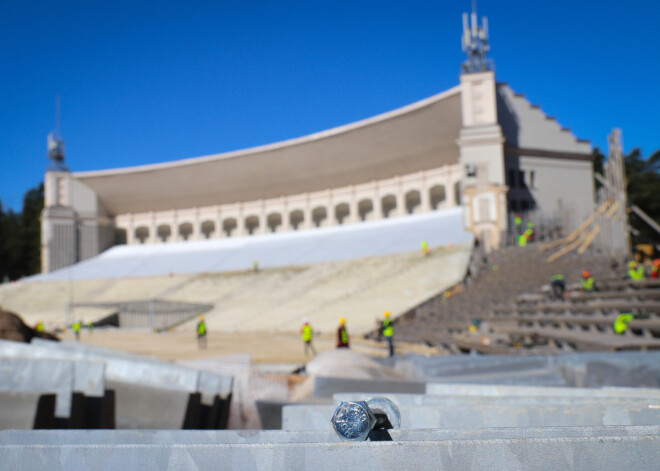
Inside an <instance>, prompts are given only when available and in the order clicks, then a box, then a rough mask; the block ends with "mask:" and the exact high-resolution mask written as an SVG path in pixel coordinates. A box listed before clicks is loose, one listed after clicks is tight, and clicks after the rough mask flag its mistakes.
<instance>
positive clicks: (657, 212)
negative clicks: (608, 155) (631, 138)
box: [593, 148, 660, 245]
mask: <svg viewBox="0 0 660 471" xmlns="http://www.w3.org/2000/svg"><path fill="white" fill-rule="evenodd" d="M593 155H594V159H593V163H594V172H598V173H600V174H601V175H603V164H604V162H605V156H604V155H603V154H602V153H601V152H600V150H599V149H598V148H596V149H594V152H593ZM624 164H625V167H626V194H627V196H628V204H629V205H632V204H636V205H637V206H639V207H640V208H641V209H642V210H643V211H644V212H645V213H646V214H648V215H649V216H650V217H651V218H652V219H653V220H654V221H655V222H656V223H659V224H660V150H656V151H655V152H654V153H653V154H651V156H650V157H649V158H648V159H645V158H644V157H643V156H642V151H641V150H640V149H638V148H636V149H633V150H632V151H631V152H630V153H629V154H627V155H625V156H624ZM600 187H601V183H600V182H599V181H598V180H596V188H600ZM628 218H629V222H630V225H631V226H632V228H633V229H636V231H635V232H637V234H632V236H631V238H632V239H631V240H632V243H633V245H635V244H659V243H660V234H658V233H657V232H655V230H653V229H652V228H651V227H650V226H649V225H648V224H647V223H646V222H644V221H643V220H642V219H641V218H640V217H639V216H637V214H635V213H632V212H631V213H629V214H628Z"/></svg>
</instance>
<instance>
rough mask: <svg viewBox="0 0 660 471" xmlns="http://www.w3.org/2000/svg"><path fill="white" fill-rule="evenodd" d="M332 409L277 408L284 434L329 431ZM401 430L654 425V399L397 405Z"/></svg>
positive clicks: (658, 407) (657, 415) (658, 410)
mask: <svg viewBox="0 0 660 471" xmlns="http://www.w3.org/2000/svg"><path fill="white" fill-rule="evenodd" d="M335 408H336V406H312V405H290V406H285V407H284V408H283V409H282V428H283V429H284V430H332V425H331V423H330V418H331V417H332V414H333V412H334V410H335ZM399 411H400V413H401V428H402V429H433V428H480V427H542V426H548V427H566V426H581V425H582V426H597V425H660V401H657V402H652V403H649V402H648V401H634V402H632V401H631V402H625V401H621V400H614V401H596V402H594V401H590V400H581V401H566V400H560V401H553V400H552V399H549V398H543V399H542V400H534V399H530V400H524V399H522V398H519V400H518V401H510V402H501V401H497V400H495V401H493V400H484V401H462V400H460V399H455V400H453V401H447V402H446V403H444V404H434V405H414V406H400V407H399Z"/></svg>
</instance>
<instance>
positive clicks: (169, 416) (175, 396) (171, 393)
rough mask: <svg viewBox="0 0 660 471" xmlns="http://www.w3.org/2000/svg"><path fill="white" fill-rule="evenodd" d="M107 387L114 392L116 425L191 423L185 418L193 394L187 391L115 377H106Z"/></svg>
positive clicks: (153, 426) (164, 426)
mask: <svg viewBox="0 0 660 471" xmlns="http://www.w3.org/2000/svg"><path fill="white" fill-rule="evenodd" d="M107 387H108V388H109V389H111V390H113V391H114V393H115V414H116V427H117V428H120V429H181V428H183V427H184V425H188V426H191V424H190V422H188V423H187V422H186V420H187V418H188V417H190V415H189V413H188V402H189V400H190V396H191V394H190V393H189V392H187V391H181V390H178V389H166V388H162V387H152V386H145V385H142V384H138V383H132V382H120V381H114V380H112V381H107ZM193 413H194V412H193V411H191V414H193ZM197 414H199V412H197ZM188 420H190V419H188ZM198 420H199V419H198Z"/></svg>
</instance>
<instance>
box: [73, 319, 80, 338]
mask: <svg viewBox="0 0 660 471" xmlns="http://www.w3.org/2000/svg"><path fill="white" fill-rule="evenodd" d="M81 326H82V322H80V321H76V322H74V323H73V333H74V334H76V342H77V341H78V340H80V327H81Z"/></svg>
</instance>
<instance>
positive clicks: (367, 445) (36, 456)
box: [0, 427, 660, 471]
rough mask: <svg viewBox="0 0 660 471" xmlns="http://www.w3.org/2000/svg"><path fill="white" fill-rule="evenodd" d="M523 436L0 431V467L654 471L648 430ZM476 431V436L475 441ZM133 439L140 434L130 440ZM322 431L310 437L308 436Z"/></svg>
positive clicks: (71, 470) (654, 447)
mask: <svg viewBox="0 0 660 471" xmlns="http://www.w3.org/2000/svg"><path fill="white" fill-rule="evenodd" d="M521 430H526V429H521ZM530 432H531V433H530V434H527V435H525V436H522V435H524V434H523V433H518V434H517V435H515V434H514V435H512V436H511V437H506V436H503V435H501V434H500V435H498V434H497V433H494V434H493V433H488V432H487V431H471V432H469V433H460V434H459V435H458V436H453V437H452V436H451V435H447V433H446V432H442V431H423V432H422V433H423V434H424V435H423V436H420V435H415V436H410V435H409V436H408V437H407V439H402V435H401V434H400V433H393V434H392V441H388V442H360V443H338V442H336V441H334V442H324V441H318V440H317V441H315V442H311V441H310V442H299V441H296V440H295V438H293V437H292V436H291V435H290V434H285V433H283V432H249V433H246V432H230V431H226V432H201V433H205V434H206V439H205V440H195V439H194V438H191V437H194V435H182V434H188V433H192V432H172V433H171V435H169V436H165V437H164V436H162V435H159V432H155V433H145V432H129V433H130V434H131V435H128V436H123V435H122V434H123V433H125V432H118V431H117V432H86V433H85V436H86V437H87V438H83V439H78V440H76V438H77V436H76V435H69V434H65V435H59V436H54V435H55V434H48V433H36V432H32V433H31V434H20V433H18V432H7V433H4V432H0V455H1V456H2V457H3V461H2V463H1V464H0V468H2V469H23V470H32V469H35V470H36V469H51V470H66V471H77V470H82V469H85V470H90V471H95V470H101V469H103V470H109V471H113V470H120V471H125V470H126V469H127V468H126V467H127V465H128V464H129V463H130V467H133V468H136V469H140V470H144V471H150V470H161V469H195V470H200V471H201V470H215V469H219V468H222V469H232V470H234V469H235V470H252V469H255V470H256V469H273V468H278V469H290V470H298V469H315V470H347V469H356V468H359V469H368V470H381V469H383V470H385V469H387V470H391V469H416V470H437V469H444V470H452V471H454V470H470V469H516V470H541V471H545V470H548V471H557V470H571V471H573V470H575V469H585V470H586V469H598V470H612V471H614V470H616V471H619V470H621V469H634V470H635V471H651V470H653V471H655V470H656V469H657V458H658V449H660V434H659V433H658V428H657V427H639V428H635V427H631V428H626V427H624V428H621V427H616V428H603V427H599V428H589V427H583V428H578V429H570V430H565V432H564V433H562V430H558V429H551V430H550V431H549V432H548V433H547V434H544V433H543V432H542V431H541V430H539V429H536V430H534V431H530ZM74 433H80V432H74ZM97 434H98V435H97ZM136 434H141V435H136ZM240 434H242V436H241V435H240ZM262 434H266V435H262ZM237 435H238V436H239V437H240V439H237ZM479 435H482V437H481V438H482V439H476V438H477V437H478V436H479ZM140 436H142V437H148V438H147V439H146V440H145V439H143V440H142V441H140V440H139V437H140ZM327 436H328V434H325V435H318V438H319V439H322V438H324V437H327ZM180 437H181V438H180ZM183 437H186V438H183ZM260 437H263V438H265V440H262V439H260ZM278 437H281V439H278ZM285 437H286V438H285ZM307 437H308V438H313V437H312V436H310V435H307ZM214 438H215V440H214V441H213V442H212V443H209V441H211V440H213V439H214ZM567 438H570V439H568V440H567ZM269 439H270V440H269ZM191 442H192V443H191Z"/></svg>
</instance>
